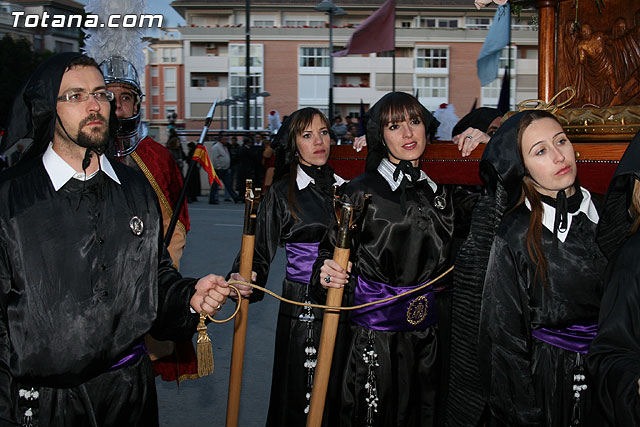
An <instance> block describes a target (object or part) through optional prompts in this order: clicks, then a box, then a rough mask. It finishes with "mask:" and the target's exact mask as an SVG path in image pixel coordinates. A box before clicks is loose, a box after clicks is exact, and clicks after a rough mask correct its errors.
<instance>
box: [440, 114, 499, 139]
mask: <svg viewBox="0 0 640 427" xmlns="http://www.w3.org/2000/svg"><path fill="white" fill-rule="evenodd" d="M500 116H502V113H501V112H500V110H498V109H497V108H489V107H480V108H476V109H475V110H473V111H471V112H470V113H469V114H467V115H466V116H464V117H463V118H461V119H460V121H459V122H458V123H456V125H455V126H454V127H453V131H452V132H451V136H456V135H460V134H461V133H462V132H464V131H465V130H467V128H470V127H471V128H475V129H478V130H481V131H482V132H485V133H486V132H487V130H488V129H489V125H490V124H491V122H492V121H494V120H495V118H496V117H500Z"/></svg>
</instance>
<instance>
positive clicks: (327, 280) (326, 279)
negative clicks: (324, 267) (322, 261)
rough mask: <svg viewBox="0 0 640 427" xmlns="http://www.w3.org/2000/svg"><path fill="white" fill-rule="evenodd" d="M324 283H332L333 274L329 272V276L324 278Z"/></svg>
mask: <svg viewBox="0 0 640 427" xmlns="http://www.w3.org/2000/svg"><path fill="white" fill-rule="evenodd" d="M324 283H331V276H330V275H328V274H327V277H325V278H324Z"/></svg>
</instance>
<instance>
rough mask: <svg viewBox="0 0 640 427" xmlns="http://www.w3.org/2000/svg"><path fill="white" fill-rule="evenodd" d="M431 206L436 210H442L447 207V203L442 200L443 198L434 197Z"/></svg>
mask: <svg viewBox="0 0 640 427" xmlns="http://www.w3.org/2000/svg"><path fill="white" fill-rule="evenodd" d="M433 206H435V207H436V208H437V209H440V210H442V209H444V208H446V207H447V202H446V201H445V200H444V197H442V196H436V197H434V199H433Z"/></svg>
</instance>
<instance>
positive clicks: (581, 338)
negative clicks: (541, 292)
mask: <svg viewBox="0 0 640 427" xmlns="http://www.w3.org/2000/svg"><path fill="white" fill-rule="evenodd" d="M597 333H598V325H597V324H590V325H571V326H569V327H568V328H565V329H547V328H540V329H535V330H534V331H532V332H531V335H533V337H534V338H536V339H538V340H540V341H542V342H546V343H547V344H551V345H553V346H555V347H560V348H562V349H564V350H568V351H573V352H575V353H582V354H587V353H588V352H589V346H590V345H591V341H593V339H594V338H595V337H596V334H597Z"/></svg>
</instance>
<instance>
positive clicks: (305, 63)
mask: <svg viewBox="0 0 640 427" xmlns="http://www.w3.org/2000/svg"><path fill="white" fill-rule="evenodd" d="M300 66H301V67H328V66H329V49H328V48H326V47H301V48H300Z"/></svg>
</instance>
